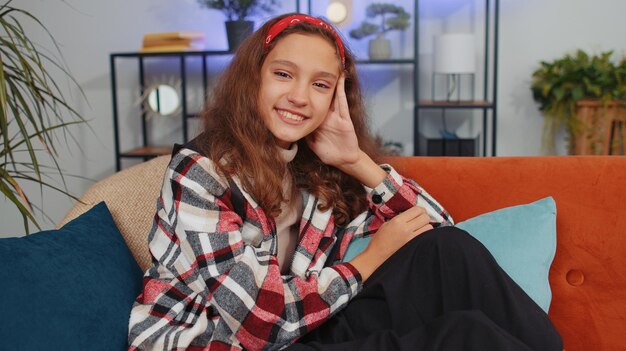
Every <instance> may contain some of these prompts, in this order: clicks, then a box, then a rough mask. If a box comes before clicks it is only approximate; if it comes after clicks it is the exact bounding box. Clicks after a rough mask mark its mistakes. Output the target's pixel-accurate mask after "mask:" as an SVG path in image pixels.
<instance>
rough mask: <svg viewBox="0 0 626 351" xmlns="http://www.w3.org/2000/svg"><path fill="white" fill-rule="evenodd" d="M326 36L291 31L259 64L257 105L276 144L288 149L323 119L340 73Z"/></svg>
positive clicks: (333, 51)
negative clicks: (259, 76)
mask: <svg viewBox="0 0 626 351" xmlns="http://www.w3.org/2000/svg"><path fill="white" fill-rule="evenodd" d="M339 69H340V61H339V57H338V56H337V52H336V49H335V46H333V45H332V44H331V43H330V42H329V41H328V40H327V39H325V38H323V37H321V36H319V35H315V34H304V33H293V34H289V35H287V36H285V37H284V38H282V39H280V40H279V41H278V42H277V43H276V45H275V46H274V48H273V49H272V51H270V52H269V54H268V55H267V57H266V58H265V61H264V62H263V66H262V67H261V88H260V92H259V108H260V111H261V115H262V118H263V122H264V123H265V126H266V127H267V128H268V129H269V130H270V132H271V133H272V134H273V135H274V137H275V138H276V141H277V143H278V145H279V146H280V147H282V148H289V146H290V145H291V143H294V142H296V141H298V140H300V139H302V138H303V137H305V136H307V135H309V134H310V133H311V132H313V131H314V130H315V129H316V128H317V127H318V126H319V125H320V124H321V123H322V122H323V121H324V119H325V118H326V115H327V114H328V110H329V108H330V104H331V102H332V99H333V95H334V93H335V86H336V85H337V79H338V78H339V74H340V70H339Z"/></svg>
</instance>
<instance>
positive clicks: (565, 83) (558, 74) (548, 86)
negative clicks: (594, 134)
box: [531, 50, 626, 153]
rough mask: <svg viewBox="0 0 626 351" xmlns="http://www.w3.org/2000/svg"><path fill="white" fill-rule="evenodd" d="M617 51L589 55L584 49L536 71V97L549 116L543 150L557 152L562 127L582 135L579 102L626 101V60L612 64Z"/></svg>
mask: <svg viewBox="0 0 626 351" xmlns="http://www.w3.org/2000/svg"><path fill="white" fill-rule="evenodd" d="M612 54H613V52H612V51H608V52H604V53H601V54H599V55H594V56H589V55H588V54H587V53H586V52H584V51H583V50H578V51H577V52H576V53H575V54H573V55H571V54H566V55H565V56H564V57H562V58H558V59H556V60H554V61H551V62H546V61H542V62H541V67H539V68H538V69H537V70H536V71H534V72H533V75H532V83H531V90H532V94H533V98H534V100H535V101H536V102H538V103H539V109H540V110H541V111H542V113H543V115H544V117H545V123H544V131H543V148H544V151H546V152H548V153H554V152H555V146H554V137H555V135H556V132H557V131H558V129H559V128H560V127H561V126H564V127H565V128H566V129H567V131H568V133H569V134H570V136H576V135H577V134H578V133H580V125H579V121H578V119H577V117H576V103H577V102H578V101H580V100H598V101H603V102H609V101H612V100H624V99H626V58H622V60H621V61H620V62H619V63H618V64H614V63H613V61H611V56H612Z"/></svg>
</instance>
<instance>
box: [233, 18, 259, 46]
mask: <svg viewBox="0 0 626 351" xmlns="http://www.w3.org/2000/svg"><path fill="white" fill-rule="evenodd" d="M253 29H254V22H252V21H226V35H227V36H228V50H230V51H235V50H237V47H239V44H241V43H242V42H243V41H244V40H245V39H246V38H247V37H248V36H250V34H252V30H253Z"/></svg>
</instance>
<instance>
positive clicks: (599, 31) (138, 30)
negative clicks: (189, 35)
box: [0, 0, 626, 236]
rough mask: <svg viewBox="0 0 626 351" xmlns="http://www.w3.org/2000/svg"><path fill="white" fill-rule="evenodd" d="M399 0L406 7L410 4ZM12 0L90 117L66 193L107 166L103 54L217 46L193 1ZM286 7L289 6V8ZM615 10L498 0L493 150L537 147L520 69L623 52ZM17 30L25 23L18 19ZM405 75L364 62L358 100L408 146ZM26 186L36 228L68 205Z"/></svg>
mask: <svg viewBox="0 0 626 351" xmlns="http://www.w3.org/2000/svg"><path fill="white" fill-rule="evenodd" d="M425 1H427V2H426V5H427V6H437V3H439V4H440V5H441V4H444V3H445V4H446V6H451V7H454V6H453V5H456V3H459V2H460V0H447V1H445V2H443V1H436V0H425ZM354 3H355V4H356V3H357V1H354ZM405 3H406V4H409V5H408V6H407V7H408V8H409V9H410V8H412V7H411V5H410V4H411V2H410V1H408V2H406V1H405ZM431 4H432V5H431ZM13 5H15V6H20V7H21V8H23V9H26V10H28V11H31V12H32V13H33V14H35V15H36V16H37V17H39V18H40V19H41V20H42V22H43V23H44V24H45V25H46V26H47V27H48V29H49V30H50V32H51V33H53V35H54V36H55V38H56V39H57V41H58V43H59V45H60V47H61V50H62V52H63V56H64V58H65V61H66V63H67V66H68V67H69V68H70V70H71V72H72V74H73V75H74V76H75V77H76V79H77V81H78V83H79V84H80V85H81V87H82V88H83V90H84V92H85V94H86V96H87V102H86V101H85V100H84V99H81V98H80V95H79V93H78V92H77V91H76V89H73V88H69V87H70V84H68V83H67V82H65V81H64V80H62V81H60V84H61V86H62V87H64V90H65V91H66V96H68V97H69V99H70V100H71V101H72V102H74V104H75V106H76V108H77V109H78V110H79V111H80V112H81V113H82V114H84V115H85V116H86V117H87V118H88V119H90V123H89V126H90V128H86V127H81V128H76V129H75V133H74V135H75V137H76V142H77V144H78V145H79V146H77V145H76V144H72V145H71V148H70V150H67V149H63V148H62V149H61V166H62V167H63V168H64V169H65V170H66V171H67V173H70V174H74V175H78V176H80V177H84V178H87V179H79V178H68V179H66V181H67V184H68V188H69V190H70V191H72V192H74V193H75V194H81V193H82V192H83V191H84V190H85V189H86V188H87V187H88V186H89V184H91V183H92V181H93V180H98V179H102V178H103V177H106V176H108V175H110V174H112V173H113V172H114V167H115V166H114V164H115V161H114V147H113V130H112V129H113V128H112V110H111V94H110V83H109V79H110V78H109V54H110V53H112V52H126V51H135V50H137V49H138V47H139V46H140V43H141V37H142V35H143V33H145V32H152V31H175V30H203V31H205V32H207V34H208V37H209V38H211V45H210V47H211V48H212V49H225V48H226V42H225V39H224V38H225V33H224V30H223V25H222V22H223V17H222V15H221V14H220V13H219V12H217V11H209V10H205V9H202V10H200V9H199V7H198V6H197V4H196V2H195V1H194V0H177V1H175V0H134V1H123V0H108V1H96V0H83V1H79V0H64V1H51V0H19V1H14V2H13ZM286 8H287V9H289V10H293V9H294V8H295V7H291V8H289V7H288V6H286ZM470 10H471V9H470ZM357 11H358V10H357ZM459 11H467V9H461V10H459ZM623 13H626V2H625V1H623V0H595V1H591V0H552V1H541V0H524V1H519V0H501V25H500V53H499V54H500V56H499V59H500V70H499V82H498V84H499V85H498V96H499V107H498V116H499V118H498V141H497V146H498V154H499V155H502V156H504V155H538V154H540V153H541V149H540V144H541V129H542V123H543V119H542V117H541V115H540V114H539V112H538V111H537V108H536V105H535V104H534V102H533V101H532V98H531V95H530V90H529V84H530V75H531V73H532V71H533V70H534V69H535V68H536V67H537V65H538V63H539V62H540V61H541V60H551V59H554V58H556V57H558V56H561V55H563V54H564V53H565V52H570V51H573V50H575V49H577V48H582V49H585V50H588V51H589V52H594V53H596V52H600V51H604V50H610V49H613V50H615V51H616V53H618V54H622V55H623V54H626V44H624V41H623V35H624V33H626V22H624V21H623V20H622V15H623ZM354 20H355V21H360V17H359V14H357V13H355V14H354ZM27 28H28V29H32V28H33V26H32V25H27ZM33 35H34V38H35V41H37V42H40V43H41V44H42V45H44V46H46V47H50V45H49V41H48V40H46V38H45V33H42V32H41V31H36V32H33ZM394 40H395V44H394V45H395V48H396V50H400V52H402V54H408V55H410V53H411V52H412V47H411V46H410V45H412V43H411V42H412V40H411V38H410V36H405V34H395V36H394ZM398 43H400V44H398ZM364 45H365V41H362V42H355V43H353V48H355V51H356V52H357V53H363V52H364ZM407 74H410V72H408V71H406V70H405V71H401V72H400V73H399V74H398V73H393V72H390V71H388V70H385V69H379V70H377V69H373V72H370V76H369V78H367V79H364V84H365V89H366V91H367V92H368V93H370V94H374V93H375V94H376V95H375V97H370V98H369V99H368V103H369V106H370V109H371V111H372V113H371V115H372V125H373V127H374V129H375V130H377V131H379V132H380V133H381V134H382V135H383V136H384V137H385V138H388V139H393V140H397V141H401V142H404V143H405V144H406V149H407V152H410V151H411V150H412V144H411V134H410V132H411V130H412V124H411V123H412V122H411V120H410V116H411V113H412V112H411V108H410V106H407V104H406V103H405V104H403V103H402V100H403V99H404V95H402V94H409V95H407V96H410V92H409V93H407V91H410V90H409V89H407V87H410V80H408V79H407V78H406V75H407ZM127 112H128V111H127ZM465 128H467V129H469V132H470V133H472V132H476V131H474V129H475V128H478V124H477V125H476V126H474V125H470V126H466V127H465ZM562 145H563V143H561V149H562ZM27 191H28V194H29V195H30V196H31V197H32V198H33V199H34V203H35V204H36V205H41V204H43V206H44V207H45V209H46V212H47V213H48V215H49V216H50V217H51V222H49V223H47V224H44V228H52V227H53V226H54V225H53V223H56V222H58V221H59V220H60V219H61V218H62V217H63V215H64V214H65V213H66V211H67V210H68V209H69V207H70V206H71V201H69V200H67V199H65V198H64V197H62V196H59V195H57V194H55V193H49V192H47V191H46V192H44V199H43V200H40V199H39V194H40V190H39V188H38V187H27ZM42 201H43V202H42ZM0 223H2V230H0V236H14V235H21V233H23V228H22V220H21V218H20V217H19V215H18V214H17V212H16V210H15V209H14V208H13V206H11V205H10V204H8V202H6V200H4V199H0Z"/></svg>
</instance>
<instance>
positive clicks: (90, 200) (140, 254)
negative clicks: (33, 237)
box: [60, 156, 170, 271]
mask: <svg viewBox="0 0 626 351" xmlns="http://www.w3.org/2000/svg"><path fill="white" fill-rule="evenodd" d="M169 160H170V156H159V157H157V158H154V159H152V160H150V161H147V162H143V163H140V164H137V165H134V166H132V167H129V168H125V169H123V170H121V171H120V172H117V173H115V174H113V175H111V176H108V177H107V178H105V179H102V180H100V181H99V182H97V183H96V184H94V185H92V186H91V187H90V188H89V189H87V191H86V192H85V193H84V194H83V195H82V196H81V198H80V201H79V202H77V203H76V204H75V205H74V207H73V208H72V209H71V210H70V211H69V212H68V214H67V215H66V216H65V218H64V219H63V220H62V221H61V223H60V224H61V225H63V224H64V223H67V222H68V221H70V220H71V219H73V218H76V216H78V215H80V214H81V213H84V212H85V211H87V210H88V209H90V208H91V207H92V206H94V205H95V204H97V203H99V202H100V201H106V203H107V205H108V207H109V209H110V210H111V215H113V220H114V221H115V224H116V225H117V227H118V228H119V230H120V232H121V233H122V236H123V237H124V240H125V241H126V245H128V247H129V248H130V250H131V252H132V253H133V256H134V257H135V260H137V263H139V267H141V269H142V270H144V271H145V270H147V269H148V268H149V267H150V264H151V262H150V252H149V251H148V233H150V228H151V227H152V225H153V224H154V214H155V212H156V203H157V199H158V197H159V192H160V190H161V186H162V185H163V175H164V174H165V171H166V169H167V164H168V163H169Z"/></svg>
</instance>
